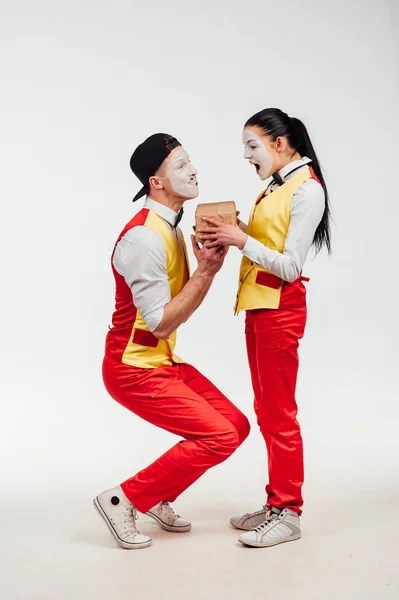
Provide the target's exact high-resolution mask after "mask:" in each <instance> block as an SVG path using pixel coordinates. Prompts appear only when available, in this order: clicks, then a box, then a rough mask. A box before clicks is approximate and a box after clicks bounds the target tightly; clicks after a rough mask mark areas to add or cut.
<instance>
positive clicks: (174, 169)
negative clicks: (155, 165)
mask: <svg viewBox="0 0 399 600" xmlns="http://www.w3.org/2000/svg"><path fill="white" fill-rule="evenodd" d="M162 170H164V172H165V176H164V177H163V179H164V181H163V183H164V187H165V189H166V191H167V192H169V193H170V194H171V195H173V196H179V197H180V198H184V199H185V200H191V199H193V198H196V197H197V196H198V193H199V189H198V180H197V170H196V169H195V167H193V165H192V164H191V162H190V157H189V155H188V154H187V152H186V151H185V150H184V148H183V147H182V146H178V147H177V148H175V149H174V150H173V151H172V152H171V153H170V154H169V156H168V158H167V159H166V161H165V163H164V165H162Z"/></svg>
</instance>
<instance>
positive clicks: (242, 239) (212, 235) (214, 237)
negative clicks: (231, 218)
mask: <svg viewBox="0 0 399 600" xmlns="http://www.w3.org/2000/svg"><path fill="white" fill-rule="evenodd" d="M203 220H204V221H206V223H208V226H207V227H201V228H200V229H198V234H199V237H200V241H201V243H202V244H203V245H204V246H205V247H206V248H215V247H217V246H236V247H237V248H239V249H240V250H242V249H243V248H244V246H245V244H246V243H247V239H248V235H247V234H246V233H244V231H242V229H240V227H239V226H238V225H228V224H227V223H222V222H221V221H216V220H215V219H211V218H210V217H203Z"/></svg>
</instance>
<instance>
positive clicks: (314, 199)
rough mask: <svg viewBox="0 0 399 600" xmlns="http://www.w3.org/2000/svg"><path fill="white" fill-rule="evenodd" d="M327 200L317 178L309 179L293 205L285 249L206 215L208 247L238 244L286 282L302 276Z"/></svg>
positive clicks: (206, 242) (249, 256)
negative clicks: (278, 248)
mask: <svg viewBox="0 0 399 600" xmlns="http://www.w3.org/2000/svg"><path fill="white" fill-rule="evenodd" d="M324 208H325V199H324V191H323V188H322V187H321V185H320V184H319V183H318V182H317V181H315V180H314V179H308V180H307V181H305V182H304V183H303V184H302V185H301V186H300V187H299V188H298V189H297V191H296V193H295V195H294V197H293V199H292V204H291V218H290V224H289V227H288V233H287V239H286V242H285V247H284V251H283V252H277V250H272V249H271V248H268V247H267V246H265V245H264V244H262V243H261V242H259V241H258V240H255V239H254V238H252V237H250V236H248V235H247V234H246V233H244V231H242V230H241V229H240V227H238V226H237V225H235V226H234V225H226V224H225V223H218V222H217V221H213V219H208V218H207V217H204V220H205V221H207V222H208V223H209V224H210V227H209V229H208V228H207V229H205V228H202V229H201V232H199V233H201V238H202V241H203V243H205V245H206V246H208V247H212V246H218V245H222V246H236V247H237V248H239V249H240V250H241V252H242V253H243V254H244V256H247V257H248V258H249V259H250V260H252V261H253V262H254V263H256V264H257V265H259V266H260V267H262V268H263V269H267V270H268V271H270V273H273V275H276V276H277V277H280V278H281V279H284V281H295V279H297V278H298V277H299V274H300V272H301V271H302V267H303V265H304V263H305V260H306V256H307V254H308V252H309V250H310V248H311V246H312V243H313V237H314V234H315V231H316V229H317V227H318V225H319V223H320V221H321V218H322V216H323V213H324Z"/></svg>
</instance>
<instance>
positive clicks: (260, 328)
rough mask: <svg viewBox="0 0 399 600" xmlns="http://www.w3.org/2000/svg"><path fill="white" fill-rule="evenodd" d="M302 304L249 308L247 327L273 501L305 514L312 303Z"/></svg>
mask: <svg viewBox="0 0 399 600" xmlns="http://www.w3.org/2000/svg"><path fill="white" fill-rule="evenodd" d="M301 304H302V306H301V307H300V308H298V309H295V310H285V309H278V310H267V309H262V310H252V311H247V315H246V328H245V335H246V342H247V352H248V360H249V366H250V369H251V377H252V385H253V389H254V394H255V412H256V416H257V421H258V425H259V427H260V430H261V432H262V435H263V437H264V439H265V442H266V447H267V454H268V467H269V484H268V485H267V486H266V493H267V502H268V504H270V505H271V506H276V507H277V508H290V509H292V510H294V511H296V512H297V513H299V514H301V512H302V511H301V507H302V505H303V500H302V492H301V489H302V485H303V478H304V473H303V448H302V437H301V431H300V427H299V424H298V421H297V418H296V416H297V404H296V401H295V388H296V379H297V372H298V344H299V340H300V338H302V336H303V334H304V330H305V324H306V305H305V304H304V302H301Z"/></svg>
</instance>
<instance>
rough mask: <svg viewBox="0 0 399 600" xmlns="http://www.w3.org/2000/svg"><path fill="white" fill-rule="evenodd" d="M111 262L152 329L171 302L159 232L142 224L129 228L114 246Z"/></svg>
mask: <svg viewBox="0 0 399 600" xmlns="http://www.w3.org/2000/svg"><path fill="white" fill-rule="evenodd" d="M113 264H114V267H115V269H116V271H117V272H118V273H119V274H120V275H122V276H123V277H124V279H125V281H126V283H127V285H128V286H129V287H130V289H131V291H132V296H133V302H134V305H135V306H136V308H137V310H138V311H139V312H140V313H141V315H142V317H143V319H144V321H145V322H146V324H147V327H148V329H149V330H150V331H154V330H155V329H156V328H157V327H158V326H159V325H160V323H161V321H162V319H163V316H164V312H165V306H166V305H167V304H168V303H169V302H170V300H171V295H170V285H169V278H168V272H167V268H166V252H165V247H164V245H163V242H162V240H161V238H160V236H159V235H158V234H157V233H156V232H155V231H153V230H152V229H150V228H149V227H145V226H136V227H134V228H132V229H130V230H129V231H128V232H127V233H126V235H124V237H123V238H122V239H121V240H120V241H119V243H118V244H117V246H116V249H115V253H114V258H113Z"/></svg>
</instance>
